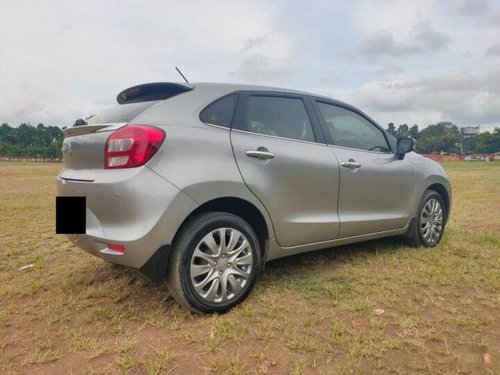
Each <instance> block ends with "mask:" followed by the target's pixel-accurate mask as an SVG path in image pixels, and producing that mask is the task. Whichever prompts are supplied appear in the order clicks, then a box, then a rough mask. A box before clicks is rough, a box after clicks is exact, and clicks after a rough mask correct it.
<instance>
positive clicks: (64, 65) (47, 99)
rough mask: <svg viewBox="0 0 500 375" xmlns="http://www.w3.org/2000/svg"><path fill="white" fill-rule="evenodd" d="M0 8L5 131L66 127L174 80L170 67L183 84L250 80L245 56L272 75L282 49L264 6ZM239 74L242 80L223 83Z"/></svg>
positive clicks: (62, 4)
mask: <svg viewBox="0 0 500 375" xmlns="http://www.w3.org/2000/svg"><path fill="white" fill-rule="evenodd" d="M0 7H1V8H0V9H1V13H2V16H3V17H2V23H1V24H0V34H1V35H2V38H0V87H1V93H0V121H1V122H10V123H13V124H16V122H20V121H22V122H25V121H31V122H47V123H52V124H54V123H55V124H59V125H65V124H69V123H72V122H73V120H74V119H75V118H76V117H79V116H82V115H85V114H88V113H92V112H95V111H98V110H101V109H102V108H104V107H105V106H108V105H109V104H112V102H113V100H114V97H115V95H116V94H117V93H118V92H119V91H121V90H122V89H124V88H126V87H128V86H131V85H134V84H137V83H142V82H149V81H178V80H180V77H179V76H178V75H177V73H176V72H175V70H174V66H175V65H178V66H180V67H181V69H182V70H183V71H184V72H185V74H186V75H187V77H188V79H190V80H192V81H224V80H227V79H228V77H229V78H232V79H234V78H236V79H241V78H245V77H246V78H247V79H252V78H255V77H253V76H252V74H246V73H245V69H247V66H248V61H249V60H248V59H249V58H250V59H251V58H252V56H260V59H261V61H263V62H264V63H265V64H264V65H263V66H262V67H261V70H262V72H264V71H266V69H267V70H268V68H267V67H268V65H269V64H268V63H267V62H271V63H272V65H273V66H274V68H273V69H278V68H279V67H280V66H281V65H280V64H281V63H280V61H285V60H286V59H287V58H288V57H289V53H290V50H291V43H290V41H289V40H288V39H287V36H286V35H284V34H283V33H280V32H279V31H277V30H275V29H274V23H273V17H275V5H272V4H268V3H267V2H265V1H263V0H262V1H252V2H232V1H201V0H195V1H185V2H174V1H160V0H157V1H149V2H147V5H146V3H140V2H135V1H131V0H129V1H100V2H97V1H85V2H84V1H82V2H66V1H63V0H60V1H52V2H45V3H43V4H42V3H40V2H37V1H22V0H20V1H7V2H2V5H0ZM262 35H267V37H266V38H265V40H264V41H262V42H261V43H257V44H255V45H254V46H252V48H250V49H248V48H247V49H248V51H243V52H238V51H242V48H243V47H244V46H245V43H248V41H249V40H252V39H255V38H256V37H259V36H262ZM238 66H240V68H239V70H238V71H239V72H241V73H242V74H241V75H236V76H235V75H231V73H233V72H234V71H235V70H236V67H238ZM271 71H272V69H271ZM247 73H248V72H247ZM250 73H251V71H250ZM257 73H259V72H257ZM245 74H246V75H245ZM257 78H259V77H257ZM261 78H262V79H265V80H267V79H270V78H272V77H271V75H262V74H261ZM108 99H109V100H108ZM96 100H98V101H101V102H102V101H104V103H102V104H101V105H99V104H98V103H96V102H95V101H96Z"/></svg>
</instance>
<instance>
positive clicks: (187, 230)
mask: <svg viewBox="0 0 500 375" xmlns="http://www.w3.org/2000/svg"><path fill="white" fill-rule="evenodd" d="M218 228H228V229H229V232H230V230H235V233H236V232H239V233H240V234H242V235H243V236H244V238H245V239H246V240H247V241H248V244H249V248H248V247H247V250H244V252H247V256H248V254H249V253H250V254H251V257H248V258H249V259H250V258H251V259H252V261H253V264H252V265H251V266H250V268H249V269H247V272H248V278H247V279H246V281H242V282H244V283H245V284H244V286H243V287H241V289H240V290H238V294H236V292H234V293H233V294H234V296H233V297H231V298H229V299H228V300H226V301H224V299H223V297H222V291H221V297H220V298H221V299H222V301H215V302H211V301H209V300H207V299H204V298H203V297H202V296H201V295H200V293H198V292H197V291H196V289H195V286H194V283H195V282H196V280H195V281H194V282H193V280H192V278H191V267H192V262H194V260H193V259H198V258H196V256H194V253H195V250H196V248H197V246H198V245H199V244H200V243H201V241H202V240H203V239H204V238H206V237H205V236H208V235H209V234H210V235H212V233H213V231H216V230H217V229H218ZM224 233H226V232H224ZM212 238H214V237H213V235H212ZM220 241H221V240H220V239H219V249H221V245H220ZM224 241H225V242H224V246H225V245H226V240H224ZM235 246H236V245H235ZM248 249H251V250H248ZM220 251H222V250H220ZM198 254H199V253H198ZM228 254H229V253H228ZM228 259H229V255H228V257H227V259H226V260H225V263H224V266H222V265H221V264H222V259H220V260H221V261H220V262H219V263H221V264H219V265H217V268H216V267H214V264H217V262H214V263H210V262H207V263H210V264H202V265H201V266H202V267H211V268H210V272H212V273H209V274H207V279H208V278H210V275H215V278H218V279H219V281H218V282H217V285H216V286H214V283H211V285H212V287H213V288H214V289H215V288H217V291H218V290H220V288H222V286H221V285H222V283H223V276H220V277H219V276H217V275H216V273H222V272H225V271H221V270H219V269H224V270H225V268H220V267H226V266H227V267H228V271H227V272H229V273H230V272H231V271H230V270H229V267H230V266H231V263H229V260H228ZM202 260H203V259H202ZM248 261H249V260H248ZM261 262H262V257H261V249H260V246H259V241H258V239H257V236H256V234H255V232H254V230H253V229H252V227H251V226H250V225H249V224H248V223H247V222H246V221H244V220H243V219H242V218H240V217H238V216H236V215H232V214H229V213H225V212H208V213H203V214H200V215H198V216H196V217H194V218H192V219H191V220H190V221H189V222H187V223H186V225H185V226H184V227H183V228H182V230H181V232H180V234H179V237H178V238H177V239H176V240H175V243H174V244H173V248H172V253H171V256H170V258H169V262H168V270H167V284H168V288H169V290H170V293H171V294H172V296H173V297H174V299H175V300H176V301H177V302H179V303H180V304H181V305H183V306H185V307H187V308H188V309H190V310H192V311H195V312H202V313H214V312H215V313H223V312H226V311H228V310H229V309H231V308H232V307H234V306H236V305H237V304H239V303H241V302H242V301H244V300H245V299H246V298H247V297H248V295H249V294H250V292H251V290H252V288H253V286H254V284H255V281H256V279H257V276H258V274H259V272H260V270H261ZM193 264H194V263H193ZM232 266H233V268H234V267H238V266H237V262H236V261H234V263H233V264H232ZM243 267H246V266H243ZM207 272H208V271H207ZM200 277H203V276H200ZM229 277H232V278H233V281H234V279H235V276H234V274H233V275H230V276H226V279H225V280H226V282H225V284H226V288H228V287H230V285H229V284H231V283H228V278H229ZM236 277H239V276H236ZM238 280H245V279H243V278H241V279H238ZM238 285H239V284H238ZM228 292H229V288H228V289H227V290H226V294H225V295H226V296H227V295H228Z"/></svg>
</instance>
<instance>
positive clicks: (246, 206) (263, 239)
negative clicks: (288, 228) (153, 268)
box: [172, 196, 272, 259]
mask: <svg viewBox="0 0 500 375" xmlns="http://www.w3.org/2000/svg"><path fill="white" fill-rule="evenodd" d="M216 211H217V212H226V213H229V214H233V215H236V216H239V217H241V218H242V219H243V220H245V221H246V222H247V223H248V224H249V225H250V226H251V227H252V229H253V230H254V231H255V234H256V235H257V238H258V239H259V245H260V247H261V255H262V259H265V257H266V252H267V240H268V239H269V238H270V233H272V232H271V231H272V228H270V227H269V225H268V223H267V221H266V219H265V217H264V215H263V213H262V212H261V211H260V210H259V209H258V208H257V207H256V206H255V205H254V204H253V203H251V202H249V201H247V200H245V199H242V198H238V197H231V196H227V197H220V198H215V199H212V200H209V201H207V202H204V203H203V204H201V205H199V206H198V207H197V208H196V209H195V210H193V211H192V212H191V213H190V214H189V215H188V216H187V217H186V218H185V219H184V221H183V222H182V223H181V225H180V226H179V229H178V230H177V232H176V234H175V236H174V238H173V241H172V245H175V242H176V240H177V238H178V237H179V234H180V233H181V232H182V229H183V228H184V227H185V225H186V223H188V222H189V220H191V219H192V218H193V217H195V216H197V215H199V214H201V213H205V212H216Z"/></svg>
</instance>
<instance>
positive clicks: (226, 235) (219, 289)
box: [189, 228, 254, 303]
mask: <svg viewBox="0 0 500 375" xmlns="http://www.w3.org/2000/svg"><path fill="white" fill-rule="evenodd" d="M252 252H253V249H252V247H251V245H250V242H249V241H248V239H247V238H246V236H245V235H244V234H243V233H241V232H240V231H238V230H236V229H234V228H218V229H215V230H213V231H211V232H210V233H208V234H207V235H206V236H205V237H203V239H202V240H201V241H200V242H199V243H198V245H197V246H196V249H195V250H194V252H193V255H192V257H191V263H190V267H189V271H190V279H191V284H192V286H193V289H194V291H195V292H196V294H197V295H198V296H199V297H201V298H202V299H203V300H205V301H207V302H209V303H222V302H226V301H229V300H232V299H235V298H238V297H239V296H240V295H241V294H243V292H244V291H245V286H246V285H247V283H248V282H249V280H250V276H251V273H252V269H253V265H254V264H253V262H254V260H253V259H254V257H253V253H252Z"/></svg>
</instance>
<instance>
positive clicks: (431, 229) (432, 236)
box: [406, 190, 446, 247]
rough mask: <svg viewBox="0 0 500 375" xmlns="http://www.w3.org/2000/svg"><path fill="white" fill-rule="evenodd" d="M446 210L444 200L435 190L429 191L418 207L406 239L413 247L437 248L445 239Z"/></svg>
mask: <svg viewBox="0 0 500 375" xmlns="http://www.w3.org/2000/svg"><path fill="white" fill-rule="evenodd" d="M445 224H446V208H445V205H444V201H443V198H442V197H441V195H439V193H437V192H436V191H434V190H427V191H426V192H425V194H424V196H423V197H422V200H421V201H420V204H419V206H418V211H417V215H416V216H415V218H414V219H413V220H412V223H411V224H410V227H409V228H408V232H407V233H406V238H407V239H408V242H409V243H410V245H413V246H426V247H434V246H436V245H437V244H438V243H439V242H440V241H441V238H442V237H443V232H444V227H445Z"/></svg>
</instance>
